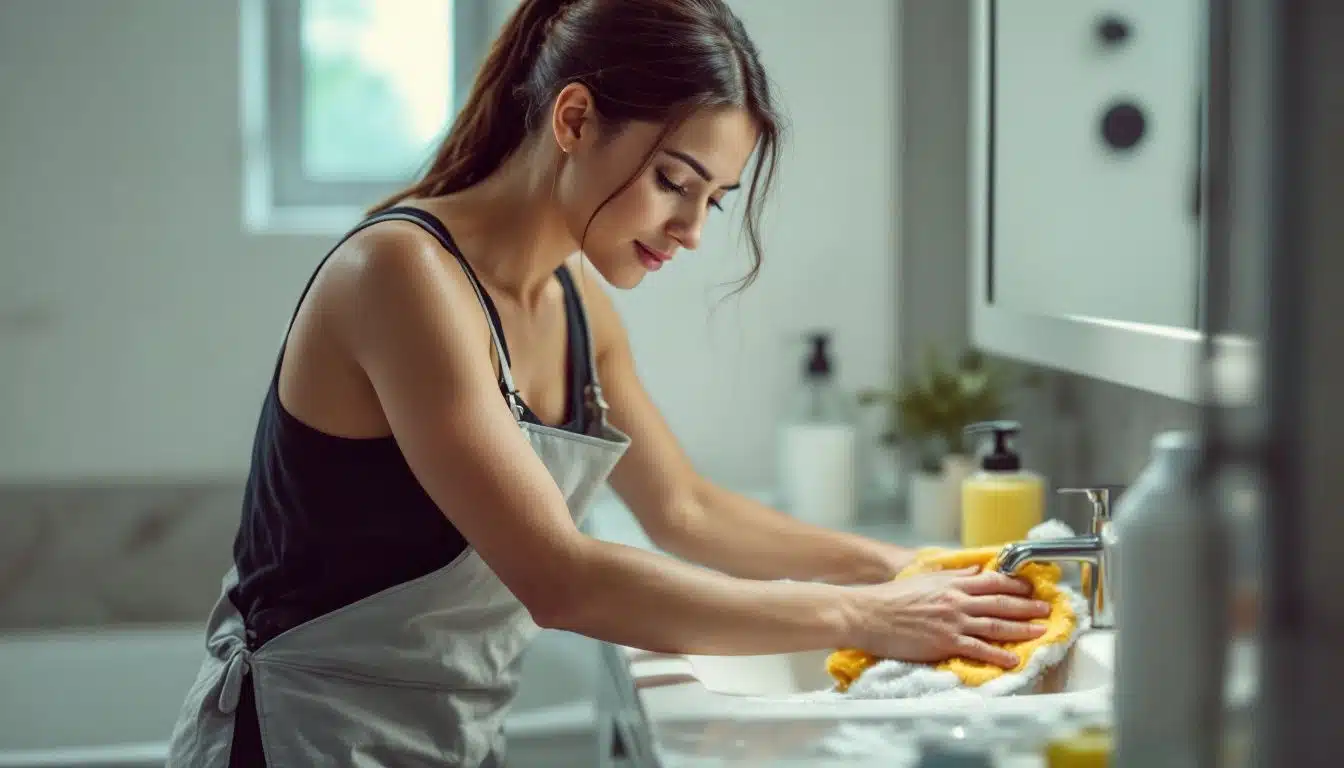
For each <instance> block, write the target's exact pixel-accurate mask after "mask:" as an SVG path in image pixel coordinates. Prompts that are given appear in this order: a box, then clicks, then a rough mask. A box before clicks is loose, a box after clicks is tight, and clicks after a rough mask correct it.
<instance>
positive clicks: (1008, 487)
mask: <svg viewBox="0 0 1344 768" xmlns="http://www.w3.org/2000/svg"><path fill="white" fill-rule="evenodd" d="M964 432H965V434H967V435H968V436H978V435H990V436H991V438H992V439H991V441H990V443H989V446H988V449H987V450H985V451H984V452H983V453H982V454H981V456H980V469H979V471H977V472H975V473H974V474H972V475H970V476H969V477H967V478H966V479H965V480H963V481H962V484H961V545H962V546H963V547H988V546H997V545H1000V544H1008V543H1011V542H1014V541H1021V540H1023V539H1025V538H1027V534H1028V533H1029V532H1030V531H1031V529H1032V528H1034V527H1036V526H1037V525H1039V524H1040V522H1041V520H1042V519H1043V518H1044V516H1045V481H1044V479H1043V478H1042V477H1041V476H1040V475H1038V474H1036V473H1035V472H1032V471H1030V470H1027V469H1023V468H1022V457H1021V456H1020V455H1018V453H1017V451H1015V450H1014V449H1013V446H1012V444H1011V443H1010V441H1009V440H1010V438H1013V437H1016V436H1018V435H1019V434H1021V432H1022V427H1021V425H1020V424H1018V423H1017V422H1015V421H987V422H982V423H979V424H971V425H970V426H968V427H966V428H965V430H964Z"/></svg>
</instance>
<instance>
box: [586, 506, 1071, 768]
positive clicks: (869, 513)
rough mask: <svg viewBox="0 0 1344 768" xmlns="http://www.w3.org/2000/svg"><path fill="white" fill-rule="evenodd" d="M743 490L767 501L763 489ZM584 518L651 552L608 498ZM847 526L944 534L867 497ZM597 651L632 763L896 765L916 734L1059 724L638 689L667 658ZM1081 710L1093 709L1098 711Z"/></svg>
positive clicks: (596, 532) (1014, 734) (600, 532)
mask: <svg viewBox="0 0 1344 768" xmlns="http://www.w3.org/2000/svg"><path fill="white" fill-rule="evenodd" d="M751 495H753V496H755V497H756V498H760V499H761V500H762V501H765V502H767V503H769V501H770V499H769V496H768V494H764V493H753V494H751ZM584 527H585V529H586V530H587V531H588V532H589V533H590V534H591V535H593V536H596V537H597V538H601V539H604V540H608V541H613V542H618V543H621V544H625V545H627V546H634V547H640V548H643V549H647V550H651V551H658V549H657V547H655V546H654V544H653V543H652V542H651V541H650V540H649V538H648V536H647V535H646V534H645V532H644V530H643V529H642V528H641V527H640V525H639V523H638V521H637V520H636V519H635V517H634V516H633V514H632V513H631V512H630V511H629V510H628V509H627V508H626V507H625V506H624V505H623V504H622V503H621V502H620V501H619V500H617V499H615V498H614V497H609V496H608V497H603V498H601V499H599V500H598V501H596V502H595V503H594V507H593V509H592V512H591V513H590V515H589V518H588V520H587V521H586V523H585V526H584ZM846 530H851V531H853V532H856V533H860V534H862V535H867V536H872V537H874V538H877V539H881V540H884V541H890V542H893V543H897V544H902V545H906V546H919V545H925V544H930V543H938V544H946V543H947V542H921V541H919V540H917V539H916V537H915V536H914V535H913V534H912V532H911V531H910V529H909V527H908V526H907V525H906V524H905V522H904V520H903V519H902V515H901V514H900V513H899V505H896V504H894V503H885V504H884V503H880V502H878V503H874V504H872V505H870V506H869V507H868V508H866V509H865V510H863V511H862V512H861V513H860V518H859V519H858V520H857V521H856V522H855V523H854V524H853V525H851V526H847V527H846ZM603 658H604V664H605V666H606V668H607V671H608V673H609V674H610V676H611V678H612V679H614V680H616V681H617V685H618V687H623V688H625V689H626V694H625V695H626V696H627V697H628V701H627V702H626V703H627V705H628V707H629V709H630V710H632V711H633V713H634V719H635V720H637V721H639V722H635V723H632V722H629V721H628V720H629V718H630V717H631V716H630V715H629V714H627V715H625V717H626V718H627V722H626V723H625V724H624V725H625V726H626V727H634V728H636V729H642V730H643V733H644V734H645V739H644V740H645V742H646V743H644V744H643V745H637V746H636V747H635V748H634V749H633V750H632V751H633V752H637V753H639V752H642V753H643V754H638V755H635V756H634V757H633V758H632V759H633V760H634V764H637V765H651V766H662V768H673V767H679V766H709V765H715V766H723V765H746V764H750V765H799V766H802V765H807V766H813V767H822V766H831V765H845V766H856V765H881V766H884V768H901V766H906V765H909V766H914V765H916V763H917V761H918V757H919V756H918V752H917V744H918V743H919V740H920V739H922V738H946V737H947V735H948V733H949V732H955V733H965V732H967V729H968V728H969V729H970V731H969V732H971V733H975V734H979V735H980V736H982V737H985V738H991V737H992V738H993V740H994V741H995V743H998V744H1001V743H1003V742H1005V741H1006V740H1010V739H1017V740H1019V741H1021V740H1022V739H1024V738H1026V739H1031V738H1039V737H1041V736H1042V734H1041V733H1039V732H1038V731H1039V729H1040V728H1043V727H1051V728H1058V727H1060V726H1061V724H1060V723H1044V722H1043V721H1042V720H1041V719H1040V718H1038V717H1026V716H1025V715H1019V716H1017V718H1016V720H1013V719H1012V718H1011V717H1010V718H1009V719H1008V720H1007V721H1006V720H1004V718H1003V717H1002V716H996V717H994V718H989V717H980V718H979V719H977V713H976V707H974V706H963V707H962V709H961V711H960V712H959V714H958V716H956V717H951V718H949V717H948V716H947V715H946V713H940V714H939V715H938V716H930V717H923V718H919V717H901V718H891V717H889V716H884V713H885V712H889V711H890V704H891V702H877V701H846V702H842V703H829V702H810V703H806V704H800V703H799V702H784V701H770V700H765V699H760V698H747V697H732V696H721V695H715V694H709V693H707V691H705V689H704V688H703V687H701V686H699V685H698V684H695V683H683V684H671V685H660V686H655V687H651V688H640V687H638V686H637V685H636V684H635V682H634V681H635V680H636V679H645V677H646V676H647V675H648V674H649V673H648V666H649V665H654V666H656V665H657V664H659V663H660V660H661V662H663V663H665V662H666V661H667V659H668V658H669V657H667V656H660V655H659V654H650V653H647V652H643V651H637V650H634V649H629V648H624V647H620V646H613V645H605V646H604V648H603ZM1083 714H1085V715H1086V716H1088V717H1095V716H1096V714H1097V713H1096V712H1088V713H1083ZM954 720H955V721H956V722H953V721H954ZM1010 721H1011V722H1010ZM627 738H638V737H630V736H627ZM1034 744H1035V742H1033V743H1032V746H1034ZM1009 751H1010V752H1011V750H1009ZM993 765H995V766H999V767H1000V768H1008V767H1010V768H1030V767H1032V766H1038V765H1042V763H1041V762H1040V761H1039V758H1037V757H1035V756H1034V755H1031V754H1027V753H1023V754H1022V755H1021V756H1016V757H1014V756H1012V755H1011V754H1007V753H1003V752H1001V756H1000V757H999V759H998V760H997V761H996V762H994V763H993Z"/></svg>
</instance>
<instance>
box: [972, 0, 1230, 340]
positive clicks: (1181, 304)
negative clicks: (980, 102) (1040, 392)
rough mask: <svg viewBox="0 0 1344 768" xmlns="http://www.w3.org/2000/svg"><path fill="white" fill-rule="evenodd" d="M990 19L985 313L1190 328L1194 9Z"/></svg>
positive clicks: (1025, 4)
mask: <svg viewBox="0 0 1344 768" xmlns="http://www.w3.org/2000/svg"><path fill="white" fill-rule="evenodd" d="M992 6H993V20H992V26H991V29H992V35H993V43H992V51H993V59H992V61H993V65H992V66H993V69H992V81H993V89H992V94H993V95H992V109H991V112H990V114H991V115H992V122H991V128H990V133H991V135H990V136H989V137H986V138H987V139H988V140H990V141H992V149H991V157H992V162H991V168H992V173H991V179H990V194H991V200H990V203H991V211H992V214H993V221H992V225H991V229H990V232H991V234H990V235H989V237H990V258H991V272H990V274H991V275H992V297H991V299H992V301H993V302H994V303H995V304H996V305H1000V306H1003V307H1004V308H1007V309H1012V310H1017V311H1022V312H1029V313H1035V314H1046V315H1053V316H1068V315H1081V316H1088V317H1100V318H1106V319H1111V320H1123V321H1129V322H1139V323H1149V324H1156V325H1168V326H1177V327H1184V328H1190V327H1196V320H1197V317H1198V308H1197V303H1198V298H1197V297H1198V288H1199V281H1198V276H1199V274H1200V272H1201V258H1200V248H1199V218H1198V207H1197V201H1198V192H1199V168H1200V163H1199V155H1200V153H1201V151H1202V150H1201V144H1202V142H1201V141H1200V139H1199V134H1200V127H1201V126H1200V115H1201V108H1200V106H1199V105H1200V102H1201V84H1202V81H1203V71H1202V70H1203V66H1202V63H1201V62H1202V58H1203V57H1202V52H1203V50H1204V40H1203V34H1202V30H1203V22H1202V18H1203V14H1202V8H1201V6H1200V4H1199V3H1198V2H1195V0H1125V2H1119V1H1118V0H1112V1H1111V2H1104V1H1103V0H999V1H996V2H992Z"/></svg>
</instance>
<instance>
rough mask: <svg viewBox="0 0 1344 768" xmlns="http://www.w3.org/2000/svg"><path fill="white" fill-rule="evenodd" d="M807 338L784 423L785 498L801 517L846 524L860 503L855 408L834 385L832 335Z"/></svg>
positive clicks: (782, 473)
mask: <svg viewBox="0 0 1344 768" xmlns="http://www.w3.org/2000/svg"><path fill="white" fill-rule="evenodd" d="M807 339H808V353H807V355H806V357H805V358H804V359H803V363H802V371H801V380H800V381H799V383H798V388H797V391H796V392H795V394H794V402H793V403H792V404H791V407H790V409H789V412H788V413H787V415H786V417H785V419H784V420H783V423H782V424H781V426H780V435H779V456H778V461H779V464H778V468H777V474H778V479H779V484H780V492H781V495H782V496H783V498H782V499H781V501H782V502H783V504H782V505H783V506H784V508H785V509H786V510H788V512H789V513H790V514H792V515H794V516H795V517H797V518H799V519H801V520H806V521H807V522H810V523H815V524H817V525H824V526H829V527H843V526H845V525H848V524H850V523H852V522H853V521H854V518H855V517H856V514H857V506H858V492H857V486H858V482H859V477H858V457H857V452H858V445H857V443H858V438H857V435H858V422H857V413H856V408H855V407H854V405H853V403H852V402H851V400H852V398H850V397H847V396H846V395H845V393H844V392H843V391H842V390H841V389H840V388H839V386H838V385H837V384H836V381H835V365H834V363H833V361H832V359H831V351H830V342H831V336H830V334H829V333H828V332H826V331H814V332H812V333H810V334H808V337H807Z"/></svg>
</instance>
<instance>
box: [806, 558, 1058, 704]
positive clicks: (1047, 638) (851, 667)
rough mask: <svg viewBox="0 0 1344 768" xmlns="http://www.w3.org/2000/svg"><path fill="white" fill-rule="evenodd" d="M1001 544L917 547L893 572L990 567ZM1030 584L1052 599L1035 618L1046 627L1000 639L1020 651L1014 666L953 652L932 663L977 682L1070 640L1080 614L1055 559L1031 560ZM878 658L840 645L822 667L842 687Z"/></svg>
mask: <svg viewBox="0 0 1344 768" xmlns="http://www.w3.org/2000/svg"><path fill="white" fill-rule="evenodd" d="M1001 550H1002V548H1001V547H980V548H976V549H961V550H947V549H938V548H929V549H922V550H920V551H919V552H918V553H916V556H915V559H914V561H913V562H911V563H910V565H908V566H906V567H905V568H904V569H902V570H901V572H900V573H899V574H897V575H896V578H898V579H899V578H904V577H907V576H913V575H915V574H917V573H927V572H929V571H943V570H956V569H958V568H969V567H971V566H974V565H978V566H981V568H982V570H986V571H992V570H996V569H997V568H998V555H999V552H1000V551H1001ZM1019 576H1021V577H1022V578H1023V579H1025V580H1026V581H1027V582H1029V583H1030V584H1031V585H1032V597H1033V598H1035V599H1037V600H1043V601H1045V602H1047V603H1049V604H1050V615H1049V616H1048V617H1046V618H1043V619H1036V620H1034V621H1033V623H1035V624H1044V625H1045V626H1046V630H1045V633H1044V634H1043V635H1041V636H1040V637H1038V638H1036V639H1035V640H1026V641H1023V642H1015V643H998V645H999V646H1001V647H1003V648H1006V649H1008V650H1009V651H1012V652H1013V653H1014V654H1016V655H1017V657H1018V664H1017V667H1015V668H1014V669H1011V670H1006V669H1004V668H1002V667H999V666H995V665H993V664H987V663H984V662H981V661H975V660H972V659H964V658H953V659H948V660H947V661H944V662H942V663H941V664H938V665H936V667H935V668H936V669H938V670H942V671H948V672H952V673H953V674H955V675H956V676H957V677H958V678H960V679H961V682H962V684H963V685H966V686H969V687H973V688H974V687H979V686H981V685H984V684H985V683H987V682H989V681H991V680H994V679H996V678H998V677H1000V676H1001V675H1004V674H1010V673H1021V672H1023V671H1024V670H1025V668H1026V666H1027V663H1028V661H1029V660H1030V659H1031V658H1032V656H1033V655H1034V654H1035V653H1036V652H1037V651H1039V650H1041V649H1043V648H1046V647H1048V646H1053V645H1057V644H1060V643H1065V642H1068V641H1070V640H1071V639H1072V638H1073V636H1074V633H1075V631H1076V630H1077V628H1078V615H1077V613H1076V612H1075V610H1074V602H1073V600H1072V599H1071V598H1070V596H1069V594H1068V593H1067V592H1066V591H1065V590H1063V589H1061V588H1060V586H1059V579H1060V576H1061V571H1060V568H1059V566H1058V565H1055V564H1053V563H1029V564H1027V565H1026V566H1024V567H1023V568H1022V570H1021V572H1020V573H1019ZM881 660H882V659H880V658H878V657H876V656H873V655H871V654H869V653H866V652H864V651H860V650H856V649H842V650H838V651H836V652H834V653H832V654H831V655H830V656H829V657H827V659H826V671H827V672H828V673H829V674H830V675H831V677H833V678H835V680H836V683H837V686H836V687H837V688H838V689H839V690H841V691H845V690H848V689H849V686H850V685H851V684H852V683H853V682H854V681H855V680H857V679H858V678H859V675H862V674H863V673H864V671H865V670H867V669H868V668H869V667H872V666H874V665H875V664H877V663H878V662H879V661H881Z"/></svg>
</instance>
